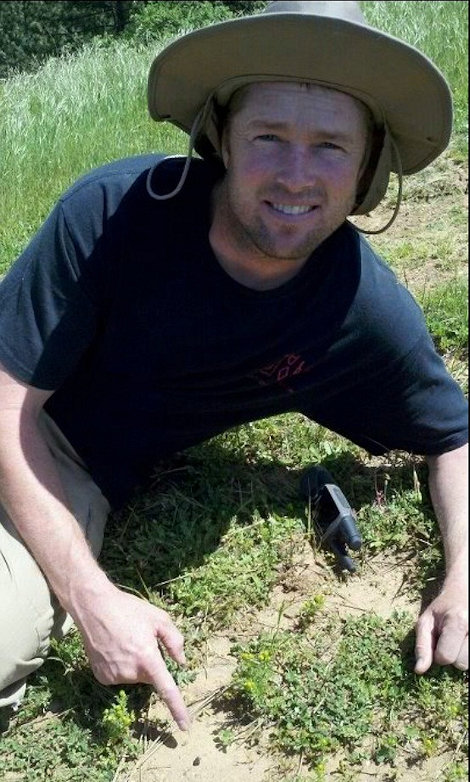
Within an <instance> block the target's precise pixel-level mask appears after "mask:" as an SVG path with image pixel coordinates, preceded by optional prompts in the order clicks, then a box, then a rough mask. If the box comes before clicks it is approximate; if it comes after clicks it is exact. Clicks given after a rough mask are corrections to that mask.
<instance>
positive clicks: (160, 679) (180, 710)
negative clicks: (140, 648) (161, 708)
mask: <svg viewBox="0 0 470 782" xmlns="http://www.w3.org/2000/svg"><path fill="white" fill-rule="evenodd" d="M152 657H153V663H152V664H151V665H150V666H148V669H147V670H148V676H149V679H148V681H149V683H150V684H152V685H153V686H154V687H155V690H156V691H157V692H158V694H159V696H160V698H161V699H162V700H163V701H164V702H165V703H166V705H167V706H168V709H169V710H170V712H171V715H172V717H173V719H174V720H175V722H176V724H177V725H178V727H179V728H180V730H188V728H189V727H190V724H191V717H190V715H189V712H188V709H187V708H186V704H185V702H184V700H183V697H182V695H181V693H180V691H179V689H178V687H177V685H176V683H175V680H174V679H173V677H172V676H171V674H170V673H169V671H168V670H167V667H166V665H165V662H164V660H163V657H162V655H161V653H160V650H159V649H158V647H156V648H155V649H154V651H153V655H152Z"/></svg>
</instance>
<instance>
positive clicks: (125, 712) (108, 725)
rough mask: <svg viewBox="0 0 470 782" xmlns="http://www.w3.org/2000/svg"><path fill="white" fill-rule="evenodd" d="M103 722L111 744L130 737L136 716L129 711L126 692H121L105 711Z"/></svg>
mask: <svg viewBox="0 0 470 782" xmlns="http://www.w3.org/2000/svg"><path fill="white" fill-rule="evenodd" d="M101 722H102V725H103V727H104V729H105V731H106V734H107V736H108V741H109V742H110V743H111V744H113V743H115V742H118V741H121V740H122V739H123V738H125V737H127V736H128V733H129V728H130V726H131V725H132V724H133V723H134V722H135V714H134V712H133V711H132V710H131V711H129V708H128V704H127V695H126V693H125V692H124V690H119V692H118V694H117V696H116V698H115V701H114V703H113V704H111V706H110V707H109V708H107V709H105V710H104V712H103V718H102V720H101Z"/></svg>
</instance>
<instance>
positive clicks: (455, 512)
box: [427, 445, 468, 581]
mask: <svg viewBox="0 0 470 782" xmlns="http://www.w3.org/2000/svg"><path fill="white" fill-rule="evenodd" d="M427 463H428V466H429V489H430V493H431V499H432V503H433V507H434V511H435V513H436V517H437V520H438V523H439V527H440V530H441V534H442V539H443V543H444V551H445V559H446V580H447V581H448V580H458V581H461V580H462V579H467V578H468V446H467V445H465V446H463V447H462V448H458V449H456V450H454V451H449V452H448V453H444V454H441V455H439V456H429V457H427Z"/></svg>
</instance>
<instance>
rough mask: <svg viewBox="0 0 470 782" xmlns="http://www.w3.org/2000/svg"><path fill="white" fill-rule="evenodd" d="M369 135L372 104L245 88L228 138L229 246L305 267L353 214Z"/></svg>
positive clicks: (269, 87) (305, 90) (301, 90)
mask: <svg viewBox="0 0 470 782" xmlns="http://www.w3.org/2000/svg"><path fill="white" fill-rule="evenodd" d="M366 139H367V119H366V110H365V108H364V107H363V106H361V104H360V103H359V102H358V101H356V100H355V99H354V98H352V97H350V96H349V95H345V94H344V93H341V92H337V91H336V90H331V89H326V88H323V87H319V86H316V85H308V86H305V85H301V84H295V83H282V82H276V83H264V82H263V83H260V84H253V85H250V86H248V87H246V88H245V89H244V91H243V93H242V94H241V96H240V97H239V98H237V99H236V104H235V111H234V113H233V114H232V115H231V117H230V120H229V122H228V126H227V128H226V130H225V132H224V135H223V138H222V155H223V160H224V163H225V166H226V169H227V173H226V177H225V179H224V182H223V184H222V186H221V197H222V203H223V208H222V209H221V210H220V214H221V215H223V224H224V235H225V246H226V250H227V251H228V252H230V250H232V252H233V253H239V254H243V253H244V254H245V255H248V256H252V257H253V258H256V259H257V260H258V262H260V261H261V260H262V259H264V260H265V261H268V260H270V259H271V260H272V261H277V262H279V261H285V262H291V263H292V262H294V266H298V267H299V268H300V265H301V264H303V263H304V262H305V260H306V259H307V258H308V256H309V255H310V254H311V252H312V251H313V250H314V249H315V248H316V247H318V246H319V245H320V244H321V242H323V241H324V240H325V239H326V238H327V237H328V236H329V235H330V234H331V233H332V232H333V231H335V230H336V228H338V227H339V226H340V225H341V224H342V223H343V222H344V220H345V218H346V217H347V215H349V214H350V213H351V211H352V209H353V206H354V203H355V196H356V189H357V185H358V181H359V176H360V174H361V173H362V171H361V165H362V163H363V160H364V155H365V148H366Z"/></svg>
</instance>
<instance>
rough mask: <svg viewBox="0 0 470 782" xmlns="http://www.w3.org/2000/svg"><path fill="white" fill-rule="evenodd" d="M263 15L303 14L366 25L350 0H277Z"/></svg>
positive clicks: (269, 5)
mask: <svg viewBox="0 0 470 782" xmlns="http://www.w3.org/2000/svg"><path fill="white" fill-rule="evenodd" d="M261 13H263V14H303V15H306V16H328V17H330V18H332V19H343V21H345V22H353V23H354V24H364V25H365V24H367V22H366V20H365V18H364V15H363V13H362V11H361V8H360V6H359V3H356V2H353V1H352V0H345V1H344V2H343V1H342V0H310V2H309V1H308V0H305V2H300V0H278V1H277V2H272V3H269V4H268V5H267V6H266V8H265V9H264V10H263V11H262V12H261Z"/></svg>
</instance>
